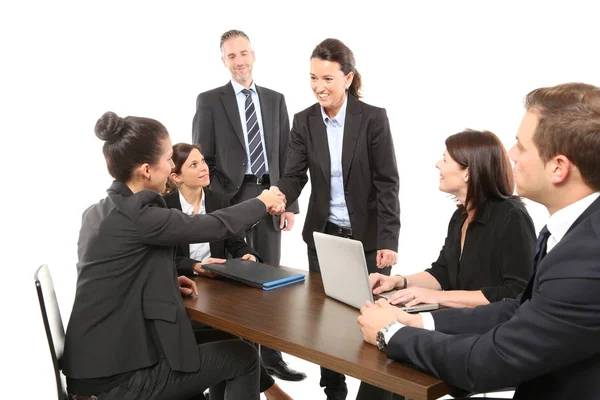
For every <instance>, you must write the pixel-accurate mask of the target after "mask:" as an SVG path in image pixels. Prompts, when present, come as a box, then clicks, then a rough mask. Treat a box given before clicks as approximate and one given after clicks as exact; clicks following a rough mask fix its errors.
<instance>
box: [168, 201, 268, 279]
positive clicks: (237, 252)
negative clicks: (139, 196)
mask: <svg viewBox="0 0 600 400" xmlns="http://www.w3.org/2000/svg"><path fill="white" fill-rule="evenodd" d="M204 196H205V199H204V206H205V207H206V212H207V213H211V212H213V211H216V210H220V209H222V208H227V207H229V203H228V201H227V200H226V199H225V197H223V196H222V195H221V194H219V193H215V192H213V191H211V190H207V189H204ZM163 198H164V199H165V203H167V207H169V208H174V209H176V210H179V211H181V201H180V200H179V191H177V190H174V191H173V192H171V193H168V194H166V195H164V196H163ZM227 252H229V253H230V254H231V255H232V256H233V257H234V258H238V257H242V256H243V255H245V254H252V255H253V256H255V257H256V258H257V259H258V260H260V256H259V255H258V254H257V253H256V251H254V249H253V248H252V247H250V246H248V245H247V244H246V241H245V240H244V239H243V238H242V237H241V236H239V235H234V236H231V237H230V238H228V239H225V240H215V241H212V242H210V255H211V257H215V258H227ZM199 261H203V260H194V259H192V258H190V245H189V244H188V243H185V244H179V245H177V246H176V248H175V266H176V267H177V275H188V276H194V264H197V263H198V262H199Z"/></svg>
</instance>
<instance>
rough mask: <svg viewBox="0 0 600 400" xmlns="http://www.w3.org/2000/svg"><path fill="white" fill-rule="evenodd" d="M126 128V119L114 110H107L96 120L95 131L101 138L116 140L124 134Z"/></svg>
mask: <svg viewBox="0 0 600 400" xmlns="http://www.w3.org/2000/svg"><path fill="white" fill-rule="evenodd" d="M124 128H125V119H124V118H121V117H119V116H118V115H117V114H115V113H114V112H112V111H107V112H105V113H104V114H103V115H102V116H101V117H100V118H99V119H98V121H97V122H96V127H95V128H94V132H95V133H96V136H97V137H98V138H99V139H100V140H104V141H106V142H114V141H116V140H117V139H119V138H120V137H121V136H122V135H123V133H124V131H125V129H124Z"/></svg>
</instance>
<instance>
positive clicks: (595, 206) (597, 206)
mask: <svg viewBox="0 0 600 400" xmlns="http://www.w3.org/2000/svg"><path fill="white" fill-rule="evenodd" d="M597 211H600V197H598V198H597V199H596V200H594V202H593V203H592V204H590V206H589V207H588V208H586V209H585V211H584V212H582V213H581V215H580V216H579V218H577V219H576V220H575V222H573V224H572V225H571V226H570V227H569V230H568V231H567V233H565V236H563V238H562V239H561V241H560V242H558V244H557V245H556V246H555V247H554V248H553V249H552V251H554V250H555V249H556V248H558V247H560V244H561V243H563V242H564V240H565V239H566V238H567V237H568V236H569V233H570V232H571V231H572V230H573V229H575V227H577V225H579V224H580V223H581V222H583V221H584V220H586V219H587V218H588V217H589V216H590V215H592V214H593V213H595V212H597ZM550 233H552V232H550ZM543 262H544V260H541V261H540V262H539V264H538V265H537V266H534V267H535V269H534V270H533V274H532V275H531V279H529V282H528V283H527V287H526V288H525V290H524V291H523V294H522V295H521V304H523V303H524V302H525V301H526V300H529V299H531V293H532V291H533V285H534V283H535V279H536V275H537V272H538V270H539V266H540V265H541V264H542V263H543Z"/></svg>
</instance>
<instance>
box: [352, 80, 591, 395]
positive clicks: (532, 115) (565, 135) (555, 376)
mask: <svg viewBox="0 0 600 400" xmlns="http://www.w3.org/2000/svg"><path fill="white" fill-rule="evenodd" d="M525 107H526V110H527V111H526V113H525V116H524V117H523V121H522V122H521V126H520V128H519V131H518V134H517V144H516V145H515V146H513V148H512V149H511V150H510V152H509V155H510V157H511V159H512V160H513V161H514V163H515V166H514V174H515V180H516V184H517V192H518V193H519V194H520V195H522V196H524V197H526V198H529V199H530V200H533V201H536V202H539V203H541V204H543V205H544V206H546V208H547V209H548V211H549V213H550V219H549V220H548V223H547V225H546V227H544V229H542V231H541V232H540V237H539V238H538V243H537V245H536V252H535V256H534V259H533V276H532V277H531V279H530V281H529V283H528V285H527V287H526V289H525V291H524V292H523V293H522V294H521V295H520V296H519V297H517V299H514V300H513V299H504V301H501V302H496V303H493V304H490V305H486V306H480V307H477V308H474V309H443V310H439V311H436V312H433V313H431V314H425V313H424V315H419V314H417V315H409V314H406V313H404V312H402V311H400V310H399V309H397V308H395V307H392V306H390V305H389V304H388V303H386V302H377V303H376V304H370V303H367V304H366V305H365V307H363V309H362V310H361V314H362V315H361V316H360V317H359V318H358V323H359V325H360V327H361V331H362V333H363V336H364V339H365V341H367V342H368V343H371V344H373V345H378V346H379V348H380V349H381V350H385V351H387V355H388V357H390V358H393V359H395V360H398V361H401V362H408V363H411V364H413V365H415V366H416V367H417V368H419V369H422V370H424V371H426V372H428V373H431V374H433V375H435V376H437V377H439V378H440V379H443V380H444V381H446V382H447V383H450V384H452V385H455V386H457V387H459V388H463V389H465V390H469V391H477V392H485V391H493V390H495V389H499V388H504V387H515V386H516V392H515V397H514V398H515V399H534V398H535V399H538V398H543V399H596V398H598V393H600V380H599V379H598V376H599V373H600V340H598V338H599V337H600V336H599V335H600V328H599V327H600V296H599V295H598V293H600V199H599V198H598V197H599V195H600V193H599V191H600V88H597V87H595V86H591V85H586V84H581V83H570V84H564V85H558V86H555V87H549V88H541V89H537V90H534V91H532V92H531V93H529V94H528V95H527V97H526V99H525Z"/></svg>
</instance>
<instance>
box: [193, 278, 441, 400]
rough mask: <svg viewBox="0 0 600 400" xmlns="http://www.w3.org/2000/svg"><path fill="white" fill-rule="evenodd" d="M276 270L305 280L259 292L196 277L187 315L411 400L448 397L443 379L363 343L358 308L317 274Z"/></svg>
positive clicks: (219, 280) (227, 282)
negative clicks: (336, 296)
mask: <svg viewBox="0 0 600 400" xmlns="http://www.w3.org/2000/svg"><path fill="white" fill-rule="evenodd" d="M282 268H284V269H288V270H291V271H294V272H299V273H304V274H306V281H305V282H304V283H296V284H293V285H290V286H286V287H283V288H279V289H275V290H273V291H263V290H260V289H257V288H253V287H250V286H247V285H244V284H241V283H237V282H233V281H230V280H221V279H206V278H202V277H198V278H196V284H197V285H198V293H199V294H198V297H197V298H190V297H188V298H185V299H184V303H185V306H186V309H187V312H188V315H189V316H190V318H191V319H193V320H196V321H199V322H202V323H204V324H206V325H210V326H212V327H214V328H217V329H220V330H223V331H226V332H229V333H232V334H234V335H237V336H241V337H243V338H245V339H248V340H251V341H253V342H256V343H259V344H261V345H265V346H268V347H271V348H274V349H277V350H280V351H282V352H284V353H288V354H292V355H294V356H296V357H299V358H302V359H304V360H307V361H310V362H313V363H315V364H318V365H320V366H323V367H326V368H329V369H332V370H334V371H338V372H341V373H343V374H346V375H350V376H353V377H355V378H357V379H360V380H362V381H365V382H368V383H371V384H373V385H376V386H379V387H382V388H385V389H388V390H391V391H392V392H394V393H398V394H402V395H404V396H407V397H409V398H411V399H415V400H417V399H437V398H439V397H441V396H443V395H445V394H448V393H449V391H450V387H449V386H448V385H447V384H445V383H444V382H443V381H441V380H439V379H437V378H434V377H432V376H430V375H427V374H425V373H423V372H420V371H417V370H415V369H413V368H410V367H408V366H405V365H403V364H401V363H398V362H395V361H392V360H389V359H388V358H387V357H386V355H385V354H384V352H381V351H379V350H378V349H377V348H376V347H375V346H371V345H369V344H367V343H365V342H364V341H363V338H362V335H361V333H360V329H359V328H358V324H357V323H356V318H357V317H358V315H359V312H358V310H357V309H354V308H352V307H350V306H347V305H345V304H343V303H340V302H338V301H336V300H333V299H331V298H329V297H327V296H326V295H325V292H324V291H323V284H322V282H321V276H320V274H318V273H314V272H307V271H304V270H302V271H301V270H294V269H291V268H285V267H282Z"/></svg>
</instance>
